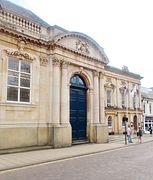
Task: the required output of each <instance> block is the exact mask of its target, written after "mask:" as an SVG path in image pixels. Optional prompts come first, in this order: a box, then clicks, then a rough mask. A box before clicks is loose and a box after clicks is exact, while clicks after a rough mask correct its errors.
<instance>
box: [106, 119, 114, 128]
mask: <svg viewBox="0 0 153 180" xmlns="http://www.w3.org/2000/svg"><path fill="white" fill-rule="evenodd" d="M107 121H108V128H112V127H113V119H112V116H109V117H108V119H107ZM110 121H111V123H109V122H110ZM109 124H111V125H110V126H109Z"/></svg>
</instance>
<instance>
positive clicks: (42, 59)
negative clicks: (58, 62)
mask: <svg viewBox="0 0 153 180" xmlns="http://www.w3.org/2000/svg"><path fill="white" fill-rule="evenodd" d="M48 64H49V60H48V58H47V57H44V56H40V65H41V66H47V65H48Z"/></svg>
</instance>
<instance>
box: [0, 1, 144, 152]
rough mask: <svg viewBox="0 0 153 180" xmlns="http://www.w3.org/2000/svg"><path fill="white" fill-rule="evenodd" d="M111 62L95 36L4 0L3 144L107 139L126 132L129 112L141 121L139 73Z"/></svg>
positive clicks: (0, 60) (0, 8) (0, 45)
mask: <svg viewBox="0 0 153 180" xmlns="http://www.w3.org/2000/svg"><path fill="white" fill-rule="evenodd" d="M108 63H109V60H108V58H107V56H106V54H105V52H104V50H103V48H102V47H100V46H99V44H98V43H97V42H95V41H94V40H93V39H92V38H91V37H89V36H87V35H85V34H83V33H78V32H70V31H67V30H65V29H63V28H61V27H59V26H50V25H49V24H47V23H46V22H44V21H43V20H42V19H40V18H39V17H38V16H36V15H35V14H33V13H32V12H31V11H29V10H27V9H24V8H22V7H20V6H17V5H15V4H13V3H11V2H10V1H6V0H0V137H1V138H0V149H11V148H20V147H29V146H30V147H31V146H46V145H50V146H51V147H55V148H56V147H66V146H71V145H72V144H73V143H78V142H95V143H105V142H108V131H109V132H114V133H122V132H123V126H122V117H123V116H124V115H125V113H127V115H128V118H129V123H131V124H132V123H136V124H137V122H138V121H137V117H138V120H139V119H141V115H142V112H141V110H140V107H141V100H140V99H141V98H140V97H141V93H140V84H141V82H140V80H141V77H140V76H139V75H137V74H133V73H130V72H129V71H128V69H126V68H124V69H122V70H119V69H116V68H114V67H110V66H108ZM125 84H126V93H125V96H124V97H123V99H122V94H123V88H124V86H123V85H125ZM135 85H136V86H137V93H136V97H137V100H138V101H137V102H136V104H137V107H138V108H137V113H135V109H134V108H135V106H133V102H135V101H133V99H132V98H130V96H129V94H130V90H132V88H133V87H134V86H135ZM125 97H128V101H126V100H125ZM121 99H122V100H121ZM125 102H126V103H127V106H128V108H127V109H128V111H127V109H125V106H126V104H125ZM108 125H109V128H108ZM110 125H111V126H110ZM132 125H133V124H132Z"/></svg>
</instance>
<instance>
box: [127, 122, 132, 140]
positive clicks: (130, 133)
mask: <svg viewBox="0 0 153 180" xmlns="http://www.w3.org/2000/svg"><path fill="white" fill-rule="evenodd" d="M131 135H132V130H131V128H130V125H128V128H127V137H128V142H129V143H132V137H131Z"/></svg>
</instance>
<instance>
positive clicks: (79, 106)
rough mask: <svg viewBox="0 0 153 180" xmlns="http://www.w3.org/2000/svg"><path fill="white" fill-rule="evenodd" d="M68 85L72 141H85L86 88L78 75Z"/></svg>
mask: <svg viewBox="0 0 153 180" xmlns="http://www.w3.org/2000/svg"><path fill="white" fill-rule="evenodd" d="M70 83H71V86H70V124H71V127H72V141H77V140H86V137H87V135H86V128H87V98H86V91H87V87H86V84H85V81H84V80H83V78H82V77H81V76H79V75H74V76H73V77H72V78H71V80H70Z"/></svg>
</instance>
